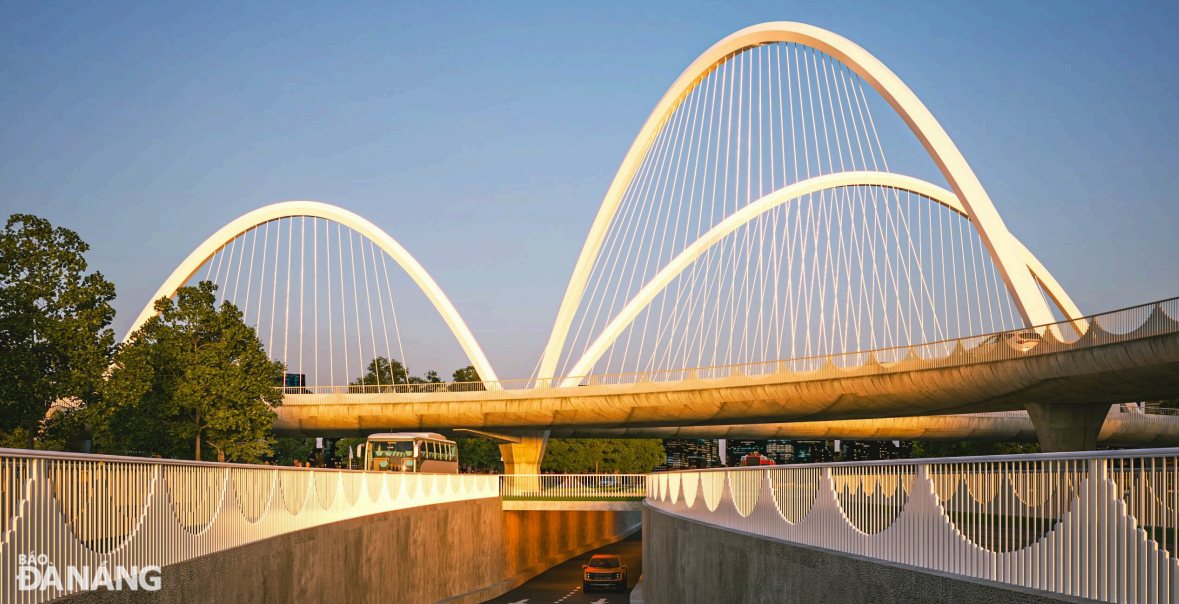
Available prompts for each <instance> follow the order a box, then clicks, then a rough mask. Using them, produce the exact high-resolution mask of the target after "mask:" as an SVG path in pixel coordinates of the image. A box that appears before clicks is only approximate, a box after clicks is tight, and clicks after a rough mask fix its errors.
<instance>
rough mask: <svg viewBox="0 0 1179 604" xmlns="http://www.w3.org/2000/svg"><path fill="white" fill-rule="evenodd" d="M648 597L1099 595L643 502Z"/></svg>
mask: <svg viewBox="0 0 1179 604" xmlns="http://www.w3.org/2000/svg"><path fill="white" fill-rule="evenodd" d="M642 585H643V588H642V596H641V597H642V600H643V602H645V603H646V604H715V603H716V602H725V603H726V604H744V603H757V604H769V603H779V602H780V603H784V604H785V603H791V604H793V603H798V604H804V603H805V604H846V603H847V602H873V603H881V604H886V603H887V604H891V603H898V604H899V603H905V604H909V603H912V604H944V603H945V602H955V603H956V604H971V603H975V602H977V603H979V604H982V603H987V604H990V603H993V602H1004V603H1010V604H1045V603H1049V602H1052V603H1059V602H1093V600H1087V599H1082V598H1071V597H1066V596H1055V595H1049V594H1045V593H1043V592H1037V591H1032V590H1026V589H1022V588H1016V587H1012V586H1009V585H1000V584H997V583H991V582H988V581H981V580H977V581H976V580H971V579H963V578H961V577H951V576H948V575H944V574H940V573H935V572H929V571H926V570H919V569H916V568H913V567H908V566H904V565H900V564H890V563H882V562H879V561H875V560H869V559H867V558H861V557H859V556H852V555H848V554H842V553H837V552H832V551H829V550H824V549H819V548H814V547H808V546H802V545H796V544H792V543H787V542H784V541H780V540H777V539H771V538H766V537H757V536H753V535H748V534H745V533H739V532H736V531H732V530H728V529H724V528H720V527H717V526H713V525H709V524H705V523H703V522H697V521H693V520H687V519H684V518H679V517H676V516H671V515H668V514H664V513H662V512H659V511H658V510H655V509H653V508H651V507H650V506H644V507H643V580H642Z"/></svg>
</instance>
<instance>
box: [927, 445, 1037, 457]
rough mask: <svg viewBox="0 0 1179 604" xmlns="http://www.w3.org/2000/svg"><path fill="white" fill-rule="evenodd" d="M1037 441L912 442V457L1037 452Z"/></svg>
mask: <svg viewBox="0 0 1179 604" xmlns="http://www.w3.org/2000/svg"><path fill="white" fill-rule="evenodd" d="M1039 452H1040V445H1039V443H1018V442H984V441H963V442H928V441H924V442H923V441H918V442H915V443H913V453H912V457H913V458H914V459H918V458H924V457H972V456H975V455H1011V454H1015V453H1039Z"/></svg>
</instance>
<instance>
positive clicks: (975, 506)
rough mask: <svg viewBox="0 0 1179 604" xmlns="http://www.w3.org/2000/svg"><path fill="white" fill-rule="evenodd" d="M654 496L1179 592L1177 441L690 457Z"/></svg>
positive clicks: (958, 555) (922, 563) (908, 559)
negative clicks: (743, 463)
mask: <svg viewBox="0 0 1179 604" xmlns="http://www.w3.org/2000/svg"><path fill="white" fill-rule="evenodd" d="M812 469H813V470H812ZM807 471H815V472H816V473H815V474H813V475H811V476H815V477H816V479H817V483H815V484H814V486H810V485H811V484H812V482H811V481H810V480H807V479H805V478H804V477H805V476H807V474H805V473H804V472H807ZM689 478H690V480H689ZM718 482H719V484H717V483H718ZM718 486H719V488H717V487H718ZM688 489H691V490H692V495H691V496H690V497H689V495H688V494H687V493H688ZM697 489H699V491H697ZM718 495H719V501H715V499H716V498H717V496H718ZM646 497H647V501H648V503H649V505H652V506H653V507H656V508H658V509H660V510H662V511H663V512H665V513H668V514H673V515H679V516H682V517H684V518H689V519H693V520H698V521H703V522H706V523H709V524H713V525H716V526H721V527H726V528H730V529H733V530H738V531H742V532H746V533H750V534H753V535H758V536H764V537H772V538H780V539H785V540H786V541H792V542H796V543H802V544H806V545H813V546H817V547H822V548H825V549H830V550H835V551H840V552H846V553H853V554H858V555H862V556H867V557H869V558H876V559H879V560H881V561H888V562H894V563H901V564H909V565H912V566H915V567H919V568H927V569H931V570H937V571H940V572H945V573H949V574H952V575H960V576H963V577H977V578H982V579H985V580H988V581H993V582H997V583H1005V584H1010V585H1013V586H1020V587H1028V588H1032V589H1038V590H1043V591H1047V592H1052V593H1057V594H1062V595H1069V596H1078V597H1083V598H1090V599H1096V600H1101V601H1109V602H1125V603H1130V602H1152V603H1153V602H1172V603H1175V604H1179V557H1177V556H1176V551H1175V550H1176V548H1177V547H1179V543H1177V541H1179V511H1176V510H1177V509H1179V449H1156V450H1139V451H1101V452H1093V453H1076V454H1055V453H1054V454H1035V455H1009V456H993V457H977V458H960V459H946V460H938V459H931V460H915V461H909V460H900V461H896V462H850V463H832V464H813V465H810V466H790V467H786V468H780V469H773V470H767V469H764V468H760V467H752V468H728V469H724V470H717V471H708V470H704V471H701V470H691V471H684V472H675V473H659V474H652V475H650V476H648V477H647V478H646ZM689 499H691V503H689ZM699 500H703V501H700V503H697V501H699ZM709 501H713V503H714V505H711V506H710V505H709V503H708V502H709ZM774 506H777V508H778V509H774ZM799 515H801V517H799ZM787 518H790V520H789V521H787Z"/></svg>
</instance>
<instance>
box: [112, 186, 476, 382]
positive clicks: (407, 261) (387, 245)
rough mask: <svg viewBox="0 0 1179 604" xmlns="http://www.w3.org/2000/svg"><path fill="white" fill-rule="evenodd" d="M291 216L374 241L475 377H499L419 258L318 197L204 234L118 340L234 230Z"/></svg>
mask: <svg viewBox="0 0 1179 604" xmlns="http://www.w3.org/2000/svg"><path fill="white" fill-rule="evenodd" d="M294 216H309V217H313V218H323V219H325V220H330V221H332V222H337V223H339V224H342V225H344V226H346V227H348V228H350V229H352V230H354V231H356V232H357V233H360V234H361V235H363V236H364V237H366V238H368V239H369V240H370V241H372V242H373V243H376V244H377V245H378V246H379V247H380V248H381V249H382V250H384V251H385V253H387V254H389V256H390V257H392V258H393V260H394V261H396V262H397V264H399V265H401V268H402V269H404V270H405V272H406V273H408V274H409V276H410V278H412V279H413V280H414V283H417V284H418V287H420V288H421V290H422V293H424V294H426V298H428V299H429V300H430V302H431V303H432V304H433V305H434V308H436V309H438V313H439V314H440V315H442V319H443V320H444V321H446V325H447V326H448V327H450V331H451V332H452V333H454V337H455V338H457V339H458V342H459V345H460V346H462V348H463V352H465V353H466V355H467V358H468V359H469V360H470V361H471V365H474V367H475V370H476V371H478V372H479V377H480V378H482V379H483V380H484V381H487V382H495V381H498V380H499V377H497V376H496V373H495V370H494V369H492V368H491V363H490V362H488V360H487V357H486V356H485V355H484V354H483V349H482V348H480V347H479V343H478V342H477V341H475V336H474V335H472V334H471V330H470V329H468V328H467V324H466V323H465V322H464V321H463V318H462V317H461V316H459V314H458V311H457V310H455V308H454V305H453V304H451V303H450V299H448V298H447V297H446V294H444V293H442V289H441V288H439V287H438V284H437V283H435V282H434V279H432V278H431V277H430V275H429V274H428V273H427V272H426V269H424V268H422V265H421V264H418V261H417V260H415V259H414V257H413V256H411V255H410V253H409V252H407V251H406V250H405V248H403V247H401V244H399V243H397V241H395V240H394V239H393V238H392V237H390V236H389V235H388V234H387V233H385V231H383V230H381V229H380V228H379V227H377V226H376V225H374V224H373V223H371V222H369V221H368V220H365V219H364V218H362V217H360V216H358V215H356V214H354V213H352V212H349V211H348V210H345V209H343V208H339V207H336V206H333V205H330V204H326V203H320V202H318V201H284V202H281V203H276V204H271V205H268V206H266V207H263V208H258V209H257V210H254V211H252V212H249V213H247V214H245V215H243V216H241V217H240V218H238V219H236V220H234V221H233V222H230V223H229V224H227V225H225V226H223V227H221V229H220V230H218V231H217V232H216V233H213V235H211V236H210V237H209V238H208V239H206V240H205V241H204V243H202V244H200V245H199V246H197V249H195V250H193V252H192V253H191V254H189V255H188V257H187V258H185V259H184V262H181V263H180V266H178V267H176V270H174V271H172V274H171V275H169V276H168V278H167V279H166V280H165V281H164V284H163V285H161V286H160V289H159V290H157V291H156V294H155V295H154V296H152V298H151V300H150V301H148V303H147V306H145V307H144V308H143V312H141V313H139V317H138V318H136V319H135V322H134V323H132V324H131V328H130V329H128V330H127V335H125V336H123V341H124V342H126V341H128V340H129V339H130V338H131V334H133V333H135V331H136V330H137V329H139V328H140V327H141V326H143V324H144V323H145V322H146V321H147V320H148V319H149V318H151V317H152V316H153V315H155V314H156V311H155V302H156V300H159V299H160V298H163V297H165V296H167V297H169V298H170V297H172V296H174V295H176V290H177V289H180V287H181V286H183V285H184V284H185V283H187V282H188V280H189V279H191V278H192V276H193V275H194V274H196V271H197V269H199V268H200V267H201V266H202V265H204V263H205V262H206V261H207V260H208V259H209V258H212V257H213V255H214V254H216V253H217V251H218V250H220V249H221V248H222V247H224V246H225V245H226V244H228V243H229V242H230V241H233V240H234V239H235V238H236V237H237V236H239V235H241V234H242V233H245V232H246V231H248V230H250V229H252V228H254V227H256V226H258V225H261V224H265V223H267V222H270V221H271V220H277V219H279V218H290V217H294Z"/></svg>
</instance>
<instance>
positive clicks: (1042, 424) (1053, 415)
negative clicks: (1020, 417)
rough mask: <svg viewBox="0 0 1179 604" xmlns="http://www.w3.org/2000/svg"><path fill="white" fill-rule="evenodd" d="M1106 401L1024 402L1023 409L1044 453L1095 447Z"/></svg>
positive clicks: (1092, 448)
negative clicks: (1079, 402) (1075, 403)
mask: <svg viewBox="0 0 1179 604" xmlns="http://www.w3.org/2000/svg"><path fill="white" fill-rule="evenodd" d="M1111 406H1112V405H1110V404H1108V403H1086V404H1081V405H1070V404H1067V403H1055V404H1049V403H1027V404H1025V405H1024V408H1025V409H1027V410H1028V415H1029V416H1031V418H1032V425H1033V426H1035V428H1036V438H1037V439H1039V441H1040V449H1042V450H1043V451H1044V452H1045V453H1063V452H1068V451H1095V450H1097V436H1098V435H1099V434H1100V433H1101V426H1102V424H1104V423H1105V417H1106V416H1107V415H1109V408H1110V407H1111Z"/></svg>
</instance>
